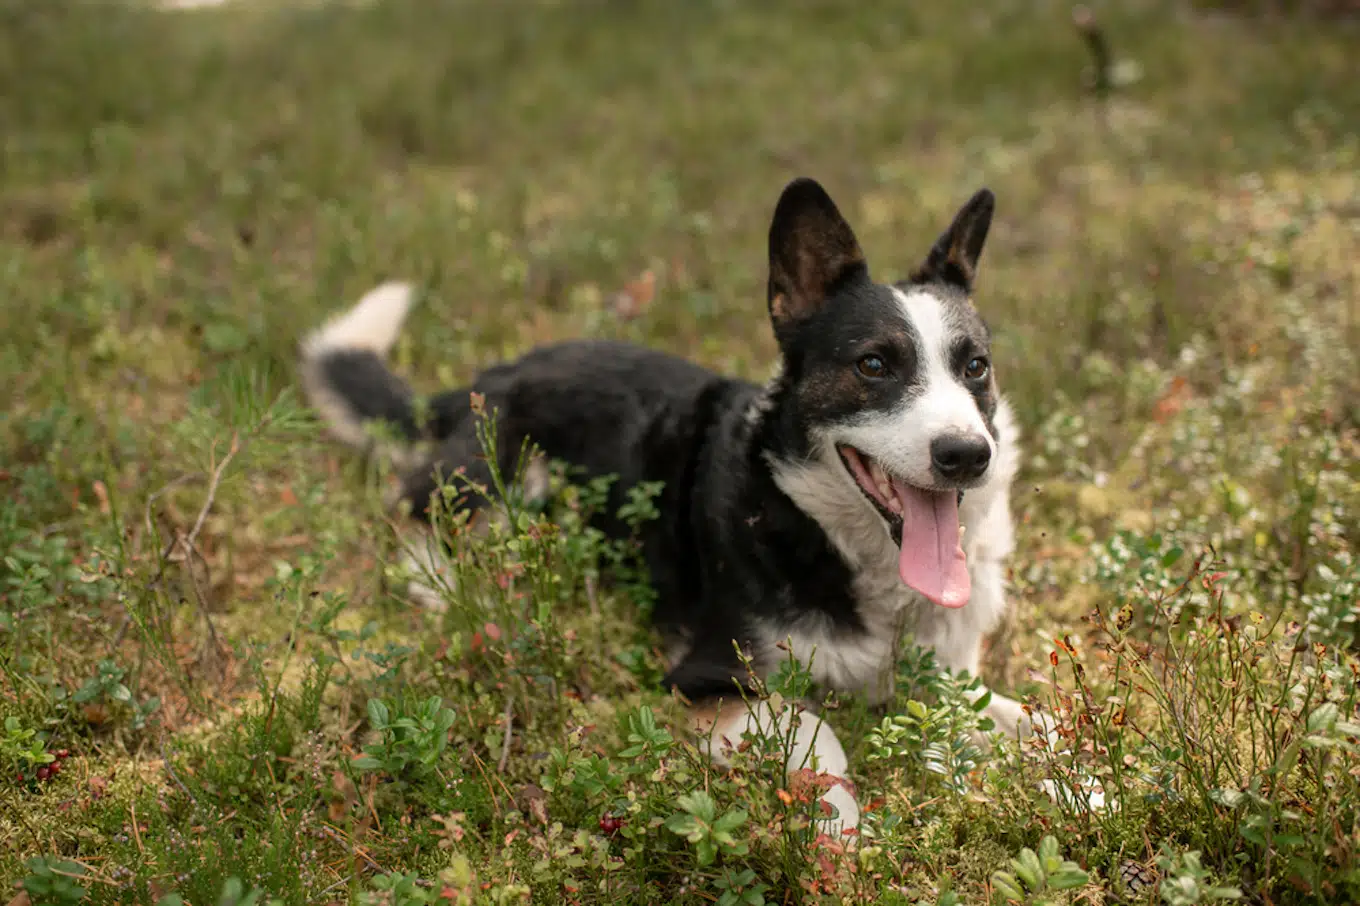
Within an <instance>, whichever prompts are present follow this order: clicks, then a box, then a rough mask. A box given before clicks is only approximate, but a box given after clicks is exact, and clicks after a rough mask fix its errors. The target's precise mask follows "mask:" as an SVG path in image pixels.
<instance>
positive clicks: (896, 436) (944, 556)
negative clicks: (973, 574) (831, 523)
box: [835, 288, 995, 607]
mask: <svg viewBox="0 0 1360 906" xmlns="http://www.w3.org/2000/svg"><path fill="white" fill-rule="evenodd" d="M893 293H894V295H895V297H896V298H897V301H898V303H899V304H900V305H901V307H902V313H903V316H904V317H905V319H906V320H907V322H908V323H910V324H911V325H912V328H913V331H914V334H915V340H916V343H917V347H916V373H915V374H914V375H913V380H912V382H911V385H910V386H909V387H907V388H904V389H905V392H904V395H903V399H902V401H901V402H900V403H899V404H898V405H897V406H896V407H895V408H893V409H891V410H889V411H887V412H875V413H866V414H864V415H862V416H860V417H859V418H857V419H855V420H854V421H853V422H851V423H850V424H848V425H845V426H842V427H841V428H840V429H838V430H837V431H836V437H835V441H836V443H837V444H847V445H849V446H850V447H852V448H853V449H854V451H857V453H856V452H853V451H852V452H851V453H850V455H849V456H848V457H847V459H848V461H849V464H850V470H851V472H852V473H853V474H854V478H855V480H856V481H858V483H859V484H860V485H861V487H863V488H864V489H865V490H866V491H867V492H868V493H869V494H870V495H871V496H873V497H875V498H876V499H878V500H879V502H880V503H881V504H882V505H883V506H884V508H885V509H887V510H888V511H889V512H892V513H896V514H898V515H900V516H901V517H902V547H901V551H900V558H899V563H898V572H899V575H900V577H901V579H902V581H903V582H904V583H905V584H907V585H909V586H911V587H912V588H914V589H915V590H916V591H918V592H920V593H921V594H923V595H925V596H926V597H927V598H929V599H930V600H931V601H934V602H935V603H936V604H939V605H941V606H944V607H962V606H963V605H964V604H966V603H968V599H969V596H970V590H971V582H970V579H969V574H968V570H967V564H966V562H965V558H964V554H963V549H962V546H961V544H960V542H961V527H960V525H959V513H958V497H957V490H956V489H954V488H950V487H948V486H942V485H941V483H940V480H939V479H938V478H937V476H936V475H935V474H934V470H933V468H932V464H931V458H932V457H931V444H932V443H933V442H934V441H935V440H936V439H937V438H941V437H947V436H971V437H981V438H985V439H986V441H987V444H988V446H989V447H991V448H992V451H993V453H994V452H995V442H994V440H993V439H992V437H991V434H990V433H989V432H988V431H987V427H986V423H985V422H984V421H983V418H982V413H981V412H980V411H979V410H978V407H977V401H976V400H975V399H974V398H973V395H972V394H971V393H969V392H968V389H967V388H966V387H964V385H963V382H962V377H961V375H959V374H957V373H956V372H955V369H954V367H953V365H952V362H951V356H950V352H951V350H952V348H953V347H954V346H955V344H956V343H957V342H958V340H959V336H958V333H957V332H956V331H955V330H954V329H952V325H951V324H950V322H949V320H948V319H947V318H946V311H945V308H944V305H943V303H941V301H940V300H939V299H938V298H937V297H936V296H934V295H933V294H931V293H927V292H902V291H900V290H897V289H895V288H894V289H893ZM859 454H863V457H867V461H865V459H864V458H862V457H861V456H860V455H859ZM841 455H845V454H844V453H842V454H841ZM884 473H886V474H884ZM883 478H886V479H887V481H886V482H884V481H882V480H881V479H883ZM885 483H886V484H887V488H886V489H885V488H884V487H883V485H884V484H885Z"/></svg>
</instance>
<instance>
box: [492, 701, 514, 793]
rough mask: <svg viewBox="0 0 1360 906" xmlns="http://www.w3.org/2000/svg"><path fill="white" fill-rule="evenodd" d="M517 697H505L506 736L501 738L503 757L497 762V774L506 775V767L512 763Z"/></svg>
mask: <svg viewBox="0 0 1360 906" xmlns="http://www.w3.org/2000/svg"><path fill="white" fill-rule="evenodd" d="M514 706H515V695H514V693H513V692H512V693H510V694H508V695H506V696H505V735H504V736H502V737H501V757H500V760H499V761H498V762H496V773H498V774H504V773H505V765H506V764H507V763H508V762H509V761H510V733H511V731H512V730H513V729H514V726H515V707H514Z"/></svg>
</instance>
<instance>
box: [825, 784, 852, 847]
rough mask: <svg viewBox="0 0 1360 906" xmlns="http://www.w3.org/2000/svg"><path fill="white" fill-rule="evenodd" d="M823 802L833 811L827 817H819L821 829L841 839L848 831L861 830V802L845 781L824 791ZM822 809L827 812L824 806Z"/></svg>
mask: <svg viewBox="0 0 1360 906" xmlns="http://www.w3.org/2000/svg"><path fill="white" fill-rule="evenodd" d="M821 802H824V803H826V804H827V805H828V806H830V807H831V812H830V814H828V815H827V817H825V818H819V819H817V827H818V830H819V831H821V832H822V833H824V834H826V835H827V836H829V837H830V838H831V839H833V840H841V839H842V838H843V835H844V834H845V832H846V831H850V830H854V831H857V830H859V803H858V802H856V801H855V794H854V793H852V792H850V790H849V789H848V788H847V787H846V786H845V784H844V783H843V782H838V783H837V784H836V785H835V786H833V787H831V788H830V789H828V790H827V791H826V792H825V793H823V794H822V798H821ZM822 811H823V812H827V809H826V808H823V809H822ZM851 836H852V837H853V836H854V835H853V834H852V835H851Z"/></svg>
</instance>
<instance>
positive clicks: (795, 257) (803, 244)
mask: <svg viewBox="0 0 1360 906" xmlns="http://www.w3.org/2000/svg"><path fill="white" fill-rule="evenodd" d="M868 273H869V269H868V266H867V265H866V264H865V262H864V252H863V251H861V250H860V247H859V241H858V240H857V239H855V234H854V231H852V230H851V229H850V224H848V223H846V222H845V218H844V217H842V216H841V212H840V211H839V210H837V209H836V204H835V202H833V201H832V200H831V196H830V195H828V194H827V193H826V190H825V189H823V188H822V187H821V186H820V185H819V184H818V183H817V181H816V180H813V179H808V178H806V177H803V178H799V179H795V180H794V181H793V182H791V183H789V184H788V185H787V186H785V187H784V192H783V194H782V195H780V196H779V203H778V204H776V205H775V208H774V218H773V219H772V220H771V222H770V285H769V305H770V320H771V322H773V324H774V328H775V335H776V336H779V335H781V334H783V333H784V332H785V331H786V330H788V329H789V328H791V327H793V326H794V325H796V324H798V323H799V322H800V321H803V320H805V319H807V318H809V317H811V316H812V315H814V314H816V313H817V311H818V310H819V309H820V308H821V307H822V305H823V304H824V303H825V302H826V300H827V298H828V296H830V295H831V293H832V291H833V290H834V289H835V288H836V287H837V286H838V285H840V284H842V283H844V282H845V281H846V280H850V279H855V278H867V276H868Z"/></svg>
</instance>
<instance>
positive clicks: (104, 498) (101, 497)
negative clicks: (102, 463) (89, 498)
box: [93, 479, 110, 516]
mask: <svg viewBox="0 0 1360 906" xmlns="http://www.w3.org/2000/svg"><path fill="white" fill-rule="evenodd" d="M93 488H94V496H95V499H96V500H98V501H99V512H100V513H101V514H102V515H104V516H107V515H108V514H109V512H110V510H109V489H108V487H107V486H106V485H105V484H104V482H102V481H99V480H98V479H95V482H94V485H93Z"/></svg>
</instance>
